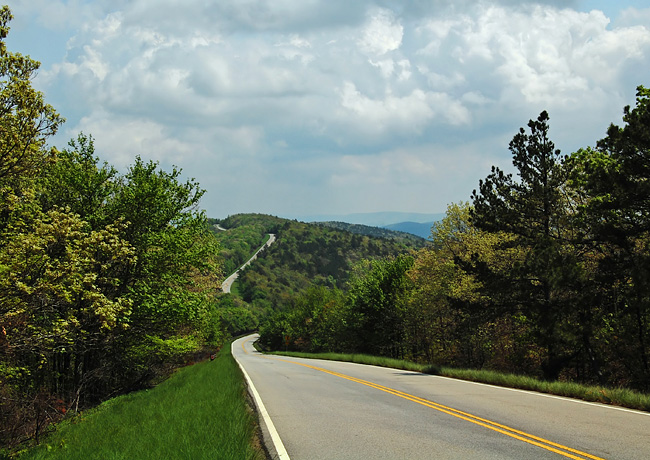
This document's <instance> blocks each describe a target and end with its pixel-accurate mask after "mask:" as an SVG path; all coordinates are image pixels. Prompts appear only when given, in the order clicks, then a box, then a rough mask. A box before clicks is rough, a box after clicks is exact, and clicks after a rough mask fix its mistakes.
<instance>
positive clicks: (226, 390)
mask: <svg viewBox="0 0 650 460" xmlns="http://www.w3.org/2000/svg"><path fill="white" fill-rule="evenodd" d="M245 391H246V390H245V386H244V383H243V377H242V375H241V372H240V370H239V368H238V366H237V364H236V363H235V361H234V359H233V358H232V355H231V354H230V347H229V346H227V347H224V348H223V349H222V351H221V353H220V354H219V355H218V356H217V358H216V359H215V360H214V361H205V362H202V363H199V364H196V365H193V366H190V367H186V368H184V369H181V370H180V371H178V372H177V373H176V374H174V375H173V376H172V377H170V378H169V379H168V380H166V381H164V382H163V383H161V384H160V385H158V386H156V387H155V388H153V389H150V390H145V391H140V392H136V393H131V394H128V395H124V396H120V397H117V398H114V399H111V400H110V401H106V402H105V403H103V404H101V405H100V406H98V407H97V408H95V409H92V410H89V411H87V412H85V413H83V414H81V415H79V416H76V417H74V418H72V419H70V420H67V421H64V422H63V423H61V424H60V425H59V426H58V427H57V430H56V432H54V433H53V434H52V435H50V436H49V437H48V438H47V439H45V440H44V441H43V442H42V444H41V445H40V446H38V447H36V448H33V449H31V450H29V451H27V452H25V453H24V454H23V455H21V456H20V459H21V460H23V459H45V458H47V459H66V460H68V459H69V460H74V459H80V460H81V459H84V460H87V459H102V460H117V459H125V460H126V459H129V460H130V459H143V460H146V459H152V460H153V459H155V460H159V459H211V460H216V459H233V460H242V459H250V460H257V459H263V458H264V455H263V454H262V452H261V451H260V450H258V449H256V448H255V447H253V445H254V443H253V441H254V435H255V430H256V421H255V417H254V415H253V414H252V413H251V412H250V410H249V408H248V406H247V403H246V396H245Z"/></svg>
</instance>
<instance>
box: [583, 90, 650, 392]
mask: <svg viewBox="0 0 650 460" xmlns="http://www.w3.org/2000/svg"><path fill="white" fill-rule="evenodd" d="M623 121H624V122H625V124H624V126H623V127H619V126H617V125H614V124H612V125H610V127H609V129H608V130H607V136H606V137H605V138H604V139H602V140H600V141H599V142H598V143H597V146H596V148H595V149H591V148H589V149H583V150H580V151H578V152H576V153H575V154H574V155H573V156H572V161H573V162H574V163H575V167H574V174H573V177H572V179H573V183H574V186H575V187H576V188H577V189H579V190H580V191H582V193H583V194H584V196H583V205H582V206H581V213H580V216H581V218H582V222H583V227H584V228H585V237H584V238H585V241H586V242H587V243H589V244H591V245H593V246H598V247H599V248H600V251H602V253H603V257H602V258H601V259H600V264H599V273H600V280H601V283H603V284H604V285H605V288H606V290H607V292H608V295H607V299H606V302H607V303H608V305H607V306H606V308H607V310H608V312H609V314H610V315H611V316H612V317H613V318H614V319H615V321H616V327H617V328H618V333H617V334H616V339H615V340H612V342H611V346H612V348H614V349H615V350H616V354H617V357H618V359H622V361H623V362H624V363H625V365H626V367H627V368H628V369H630V371H631V373H632V374H633V376H634V382H633V385H634V386H637V387H640V388H644V389H647V388H649V385H650V383H649V382H650V353H649V350H648V343H649V342H650V331H649V325H650V198H649V197H650V89H648V88H645V87H643V86H639V87H638V88H637V98H636V106H635V107H634V108H630V106H627V107H625V108H624V116H623ZM587 229H588V230H587Z"/></svg>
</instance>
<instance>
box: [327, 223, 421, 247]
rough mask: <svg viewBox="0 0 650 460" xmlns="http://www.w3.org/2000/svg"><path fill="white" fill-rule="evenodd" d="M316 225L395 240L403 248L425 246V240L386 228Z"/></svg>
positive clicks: (335, 224) (337, 224)
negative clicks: (402, 245) (401, 244)
mask: <svg viewBox="0 0 650 460" xmlns="http://www.w3.org/2000/svg"><path fill="white" fill-rule="evenodd" d="M316 225H322V226H324V227H330V228H336V229H338V230H345V231H346V232H350V233H357V234H359V235H366V236H373V237H375V238H384V239H388V240H395V241H396V242H400V243H403V244H404V245H405V246H409V247H414V248H419V247H424V246H426V245H427V240H425V239H424V238H420V237H419V236H416V235H412V234H410V233H406V232H400V231H395V230H388V229H386V228H380V227H371V226H368V225H361V224H348V223H346V222H332V221H330V222H316Z"/></svg>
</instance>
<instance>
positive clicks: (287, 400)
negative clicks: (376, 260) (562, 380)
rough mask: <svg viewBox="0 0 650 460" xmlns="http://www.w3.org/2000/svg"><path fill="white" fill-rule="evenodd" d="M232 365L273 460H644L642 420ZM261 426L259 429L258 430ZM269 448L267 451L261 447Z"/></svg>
mask: <svg viewBox="0 0 650 460" xmlns="http://www.w3.org/2000/svg"><path fill="white" fill-rule="evenodd" d="M256 338H257V336H256V335H250V336H247V337H244V338H242V339H239V340H237V341H235V342H234V343H233V345H232V351H233V356H234V357H235V359H237V361H238V362H239V364H240V366H241V367H242V368H243V369H244V371H245V374H247V375H248V378H249V379H250V381H251V382H252V387H253V388H255V394H257V395H259V400H261V401H262V406H263V409H264V410H263V413H264V414H268V419H267V420H270V425H271V429H270V430H269V429H268V428H267V430H266V434H265V439H270V438H271V437H275V438H276V441H278V443H279V448H278V449H277V451H275V450H273V448H272V449H271V450H273V453H274V456H275V457H274V458H280V459H282V460H288V459H291V460H319V459H327V460H337V459H354V460H358V459H373V460H381V459H386V460H388V459H390V460H395V459H411V460H417V459H432V458H436V459H438V458H440V459H443V458H444V459H463V460H467V459H481V460H485V459H517V460H525V459H535V460H539V459H561V458H570V459H580V460H586V459H590V460H599V459H617V460H620V459H630V460H637V459H638V460H641V459H644V460H645V459H648V458H650V414H648V413H645V412H639V411H632V410H626V409H621V408H616V407H612V406H607V405H602V404H591V403H586V402H582V401H577V400H573V399H568V398H560V397H554V396H549V395H543V394H539V393H533V392H527V391H519V390H512V389H506V388H500V387H495V386H491V385H483V384H476V383H471V382H464V381H461V380H455V379H449V378H445V377H439V376H431V375H424V374H419V373H415V372H408V371H401V370H395V369H387V368H379V367H375V366H363V365H359V364H352V363H339V362H334V361H323V360H304V359H297V358H287V357H283V356H267V355H262V354H260V353H258V352H257V351H255V349H254V348H253V345H252V344H253V341H254V340H256ZM267 425H269V422H268V421H267V422H265V426H267ZM269 442H270V441H268V442H267V444H269Z"/></svg>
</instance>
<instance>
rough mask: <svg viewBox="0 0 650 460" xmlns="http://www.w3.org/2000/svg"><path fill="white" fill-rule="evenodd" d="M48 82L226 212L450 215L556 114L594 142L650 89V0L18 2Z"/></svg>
mask: <svg viewBox="0 0 650 460" xmlns="http://www.w3.org/2000/svg"><path fill="white" fill-rule="evenodd" d="M0 3H3V4H8V5H9V7H10V8H11V10H12V12H13V14H14V20H13V21H12V22H11V24H10V25H11V31H10V33H9V36H8V37H7V39H6V43H7V46H8V48H9V50H10V51H12V52H20V53H22V54H28V55H30V56H31V57H32V58H34V59H36V60H38V61H40V62H41V68H40V70H39V72H38V75H37V76H36V78H35V79H34V81H33V85H34V86H35V87H36V88H37V89H38V90H39V91H42V92H43V93H44V94H45V99H46V101H47V102H48V103H49V104H51V105H52V106H54V108H55V109H56V110H57V111H58V112H59V113H60V114H61V115H62V116H63V117H64V118H66V120H67V121H66V123H65V124H64V125H63V126H62V127H61V129H60V130H59V133H58V134H57V135H56V136H55V137H54V138H52V139H50V141H49V143H50V145H53V146H56V147H58V148H64V147H65V146H66V145H67V142H68V141H69V140H70V139H72V138H76V137H77V135H78V134H79V133H80V132H83V133H85V134H87V135H88V134H89V135H92V136H93V137H94V139H95V149H96V154H97V155H98V156H99V157H100V158H101V160H102V161H107V162H108V163H110V164H111V165H113V166H115V167H117V168H118V169H119V170H120V171H122V172H125V171H126V170H127V168H128V166H129V165H130V164H132V163H133V160H134V158H135V156H136V155H140V156H141V157H142V158H143V159H145V160H154V161H158V162H159V163H160V166H161V168H164V169H166V170H170V169H171V167H172V166H173V165H175V166H177V167H179V168H181V169H182V170H183V175H184V177H187V178H195V179H196V180H197V181H198V182H199V183H200V185H201V187H202V188H204V189H205V190H206V194H205V195H204V197H203V199H202V201H201V207H202V209H204V210H205V211H206V214H207V215H208V216H209V217H216V218H224V217H227V216H228V215H232V214H237V213H241V212H259V213H265V214H272V215H276V216H280V217H291V218H294V217H298V218H300V217H303V216H311V215H322V214H337V215H342V214H348V213H365V212H379V211H401V212H415V213H441V212H445V210H446V208H447V205H448V204H450V203H457V202H460V201H467V200H469V199H470V196H471V194H472V190H474V189H475V188H477V187H478V182H479V180H480V179H482V178H485V177H486V176H487V175H488V174H489V173H490V169H491V167H492V166H493V165H496V166H498V167H500V168H502V169H505V170H506V171H511V170H512V166H511V153H510V151H509V150H508V143H509V142H510V140H511V139H512V137H513V136H514V135H515V134H516V133H517V132H518V130H519V128H520V127H522V126H526V124H527V123H528V120H530V119H534V118H537V116H538V115H539V114H540V112H541V111H543V110H547V111H548V113H549V115H550V137H551V139H552V140H553V142H554V143H555V145H556V147H557V148H559V149H560V150H561V151H562V153H565V154H570V153H571V152H574V151H576V150H577V149H579V148H582V147H587V146H592V145H594V144H595V143H596V141H598V140H599V139H601V138H603V137H604V136H605V134H606V130H607V127H608V126H609V125H610V124H611V123H616V124H621V123H622V120H621V117H622V113H623V108H624V107H625V106H626V105H634V100H635V94H636V87H637V86H638V85H644V86H650V0H643V1H640V0H618V1H611V0H573V1H572V0H544V1H526V0H493V1H469V0H428V1H425V0H412V1H397V0H355V1H349V0H273V1H270V0H267V1H263V0H219V1H216V0H215V1H209V0H9V1H7V0H5V1H4V2H0Z"/></svg>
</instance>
